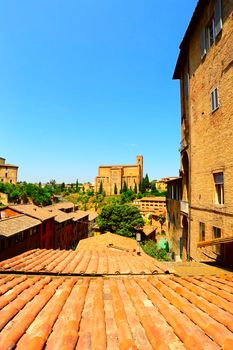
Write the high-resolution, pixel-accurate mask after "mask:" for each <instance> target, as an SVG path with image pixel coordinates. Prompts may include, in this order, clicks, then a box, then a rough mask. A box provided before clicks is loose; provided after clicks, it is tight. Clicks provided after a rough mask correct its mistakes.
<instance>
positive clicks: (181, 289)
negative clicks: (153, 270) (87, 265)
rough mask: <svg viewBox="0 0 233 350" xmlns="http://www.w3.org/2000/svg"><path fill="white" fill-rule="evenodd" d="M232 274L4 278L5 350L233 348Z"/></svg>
mask: <svg viewBox="0 0 233 350" xmlns="http://www.w3.org/2000/svg"><path fill="white" fill-rule="evenodd" d="M232 292H233V279H232V276H227V277H225V276H222V277H205V278H203V277H200V276H197V277H195V278H181V277H174V276H169V277H168V276H163V277H157V276H155V277H154V276H149V277H145V278H141V277H137V278H135V277H132V278H123V277H119V278H102V277H99V278H87V277H86V278H74V277H73V278H64V277H58V278H57V277H56V278H52V277H42V276H34V277H31V278H30V277H27V276H15V275H9V276H3V275H0V295H1V296H0V330H1V332H0V349H1V350H8V349H13V348H15V347H17V349H18V350H21V349H22V350H29V349H33V350H34V349H36V350H37V349H45V348H46V350H56V349H57V350H58V349H59V350H60V349H62V350H69V349H76V350H82V349H86V350H88V349H96V350H98V349H99V350H105V349H109V350H118V349H122V350H123V349H124V350H126V349H132V350H136V349H141V350H151V349H158V350H168V349H170V350H179V349H180V350H183V349H190V350H196V349H197V350H200V349H203V350H218V349H220V348H221V349H224V350H232V349H233V333H232V330H233V297H232Z"/></svg>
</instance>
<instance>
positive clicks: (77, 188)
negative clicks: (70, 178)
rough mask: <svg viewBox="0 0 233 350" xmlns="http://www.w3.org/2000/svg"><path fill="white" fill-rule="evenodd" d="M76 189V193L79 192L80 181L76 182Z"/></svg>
mask: <svg viewBox="0 0 233 350" xmlns="http://www.w3.org/2000/svg"><path fill="white" fill-rule="evenodd" d="M75 189H76V192H79V184H78V179H77V180H76V185H75Z"/></svg>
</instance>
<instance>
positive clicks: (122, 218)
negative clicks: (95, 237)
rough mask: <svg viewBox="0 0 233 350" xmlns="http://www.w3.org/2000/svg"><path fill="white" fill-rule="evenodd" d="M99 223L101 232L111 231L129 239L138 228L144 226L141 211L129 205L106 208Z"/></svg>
mask: <svg viewBox="0 0 233 350" xmlns="http://www.w3.org/2000/svg"><path fill="white" fill-rule="evenodd" d="M97 223H98V225H99V228H100V231H101V232H105V231H110V232H113V233H117V234H120V235H124V236H129V237H132V236H134V235H135V233H136V230H137V228H138V227H142V226H143V225H144V222H143V218H142V216H141V214H140V212H139V209H138V208H137V207H133V206H131V205H127V204H124V205H119V204H110V205H106V206H104V207H103V209H102V212H101V214H100V215H99V216H98V218H97Z"/></svg>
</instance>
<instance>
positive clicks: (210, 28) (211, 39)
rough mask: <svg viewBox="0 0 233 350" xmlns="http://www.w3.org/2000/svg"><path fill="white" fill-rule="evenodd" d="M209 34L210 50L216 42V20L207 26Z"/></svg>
mask: <svg viewBox="0 0 233 350" xmlns="http://www.w3.org/2000/svg"><path fill="white" fill-rule="evenodd" d="M207 33H208V48H209V49H210V48H211V47H212V46H213V44H214V40H215V35H214V19H212V20H211V21H210V23H209V25H208V26H207Z"/></svg>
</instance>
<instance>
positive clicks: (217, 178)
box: [214, 173, 224, 204]
mask: <svg viewBox="0 0 233 350" xmlns="http://www.w3.org/2000/svg"><path fill="white" fill-rule="evenodd" d="M214 185H215V198H214V201H215V204H224V178H223V173H216V174H214Z"/></svg>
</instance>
